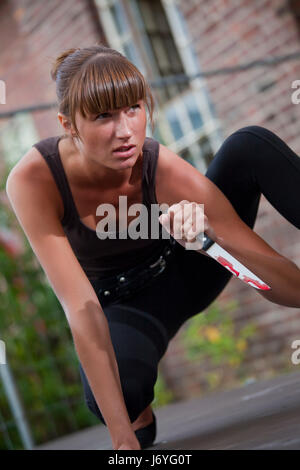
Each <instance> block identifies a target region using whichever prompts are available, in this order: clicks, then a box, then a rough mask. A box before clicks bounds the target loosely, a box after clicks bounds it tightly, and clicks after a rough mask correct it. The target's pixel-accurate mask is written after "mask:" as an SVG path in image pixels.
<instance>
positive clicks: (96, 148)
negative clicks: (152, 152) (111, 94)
mask: <svg viewBox="0 0 300 470" xmlns="http://www.w3.org/2000/svg"><path fill="white" fill-rule="evenodd" d="M146 124H147V116H146V110H145V105H144V101H143V100H140V101H138V102H137V103H135V104H134V105H132V106H131V107H129V106H128V107H124V108H119V109H114V110H110V111H108V112H106V113H102V114H99V115H91V116H88V117H87V118H83V117H82V116H81V115H80V114H79V113H78V112H77V113H76V125H77V128H78V131H79V135H80V137H81V141H80V140H79V139H76V146H77V147H78V149H79V150H80V153H81V154H82V155H83V156H84V157H85V158H87V160H88V161H89V162H90V163H92V162H93V163H100V164H101V165H103V166H105V167H106V168H107V169H113V170H122V169H126V168H130V167H132V166H133V165H134V164H135V162H136V160H137V158H138V156H139V155H140V154H141V151H142V147H143V145H144V140H145V137H146ZM122 146H125V147H128V146H133V148H131V149H130V148H129V150H127V151H126V152H124V151H116V149H117V148H119V147H122Z"/></svg>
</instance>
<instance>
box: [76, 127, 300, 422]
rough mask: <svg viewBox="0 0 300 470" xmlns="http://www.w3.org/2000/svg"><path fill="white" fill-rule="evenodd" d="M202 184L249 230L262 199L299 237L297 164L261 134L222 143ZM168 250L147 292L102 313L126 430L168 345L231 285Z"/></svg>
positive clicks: (250, 131) (149, 393)
mask: <svg viewBox="0 0 300 470" xmlns="http://www.w3.org/2000/svg"><path fill="white" fill-rule="evenodd" d="M206 176H207V177H208V178H209V179H210V180H211V181H213V182H214V183H215V184H216V185H217V186H218V187H219V188H220V189H221V191H222V192H223V194H225V196H226V197H227V198H228V199H229V201H230V202H231V204H232V205H233V207H234V208H235V210H236V212H237V213H238V215H239V216H240V218H241V219H242V220H243V221H244V222H245V223H246V224H247V225H248V226H249V227H251V228H253V227H254V223H255V220H256V216H257V210H258V206H259V201H260V196H261V194H264V196H265V197H266V199H267V200H268V201H269V202H270V203H271V204H272V206H273V207H274V208H275V209H277V211H278V212H280V214H281V215H282V216H283V217H285V218H286V219H287V220H288V221H289V222H290V223H291V224H293V225H294V226H295V227H297V228H298V229H300V210H299V200H300V159H299V157H298V156H297V155H296V154H295V153H294V152H293V151H292V150H291V149H290V148H289V147H288V146H287V145H286V144H285V143H284V142H283V141H282V140H281V139H280V138H279V137H277V136H276V135H275V134H274V133H273V132H271V131H269V130H268V129H265V128H263V127H260V126H248V127H244V128H242V129H239V130H238V131H236V132H234V133H233V134H232V135H230V136H229V137H228V138H227V139H226V140H225V141H224V143H223V144H222V145H221V147H220V149H219V150H218V152H217V153H216V155H215V157H214V159H213V160H212V162H211V163H210V165H209V167H208V170H207V172H206ZM175 245H176V247H175V254H174V256H173V257H172V258H171V260H170V262H169V263H168V264H167V267H166V269H165V270H164V271H163V272H162V273H161V274H160V275H159V276H157V277H156V278H155V279H154V280H152V282H151V283H150V284H149V285H147V286H145V287H144V288H143V289H142V290H141V291H140V292H137V293H136V294H135V295H134V296H133V297H132V298H130V299H127V300H121V301H117V302H114V303H111V304H110V303H108V304H107V305H106V306H105V307H103V305H102V307H103V310H104V313H105V315H106V317H107V319H108V322H109V327H110V333H111V339H112V343H113V346H114V350H115V354H116V358H117V362H118V367H119V373H120V378H121V385H122V390H123V395H124V399H125V404H126V407H127V411H128V414H129V418H130V420H131V422H134V421H135V420H136V419H137V417H138V416H139V414H140V413H141V412H142V411H143V410H144V409H145V408H146V407H147V406H148V405H149V404H150V403H151V402H152V400H153V399H154V385H155V382H156V380H157V368H158V363H159V361H160V359H161V358H162V356H163V354H164V353H165V351H166V349H167V347H168V343H169V341H170V339H171V338H172V337H173V336H174V335H175V334H176V333H177V331H178V330H179V328H180V327H181V325H182V324H183V323H184V322H185V321H186V320H187V319H189V318H191V317H192V316H194V315H196V314H197V313H200V312H202V311H203V310H204V309H206V308H207V307H208V306H209V305H210V304H211V302H213V301H214V300H215V299H216V298H217V297H218V295H219V294H220V293H221V292H222V291H223V289H224V287H225V286H226V285H227V283H228V281H229V280H230V279H231V277H232V274H231V273H230V272H229V271H228V270H226V269H224V267H222V266H221V265H220V264H219V263H217V262H216V261H215V260H213V259H212V258H208V257H207V256H203V255H201V254H199V253H197V252H195V251H192V250H185V249H184V248H183V247H182V246H181V245H180V244H178V243H176V244H175ZM99 374H101V370H99ZM80 375H81V379H82V383H83V387H84V394H85V400H86V403H87V406H88V407H89V409H90V410H91V411H92V413H94V414H95V415H96V416H97V417H98V418H99V419H100V420H101V421H102V422H103V423H104V424H106V423H105V421H104V419H103V417H102V415H101V413H100V410H99V408H98V406H97V403H96V401H95V398H94V396H93V393H92V390H91V388H90V386H89V383H88V381H87V378H86V376H85V373H84V371H83V369H82V366H81V364H80ZM103 386H105V384H103Z"/></svg>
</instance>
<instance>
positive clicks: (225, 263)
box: [216, 256, 240, 277]
mask: <svg viewBox="0 0 300 470" xmlns="http://www.w3.org/2000/svg"><path fill="white" fill-rule="evenodd" d="M216 260H217V261H218V262H219V263H220V264H222V266H224V267H225V268H229V270H230V271H231V272H232V274H234V275H235V276H237V277H239V275H240V273H239V271H236V269H234V267H233V265H232V263H230V261H228V260H227V259H225V258H223V256H218V257H217V258H216Z"/></svg>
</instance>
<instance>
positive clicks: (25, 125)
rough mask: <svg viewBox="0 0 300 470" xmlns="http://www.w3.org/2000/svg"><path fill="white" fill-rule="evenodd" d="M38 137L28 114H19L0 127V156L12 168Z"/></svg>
mask: <svg viewBox="0 0 300 470" xmlns="http://www.w3.org/2000/svg"><path fill="white" fill-rule="evenodd" d="M38 140H39V136H38V133H37V131H36V128H35V125H34V121H33V119H32V116H31V115H30V114H29V113H26V112H24V113H19V114H16V115H15V116H14V117H13V118H10V119H9V120H7V122H5V123H3V124H2V125H1V127H0V151H1V156H3V157H4V160H5V161H6V163H7V164H8V166H9V167H13V166H14V165H15V164H16V163H17V162H18V161H19V160H20V158H21V157H22V156H23V155H24V154H25V153H26V152H27V151H28V149H29V148H30V147H31V146H32V144H33V143H34V142H38Z"/></svg>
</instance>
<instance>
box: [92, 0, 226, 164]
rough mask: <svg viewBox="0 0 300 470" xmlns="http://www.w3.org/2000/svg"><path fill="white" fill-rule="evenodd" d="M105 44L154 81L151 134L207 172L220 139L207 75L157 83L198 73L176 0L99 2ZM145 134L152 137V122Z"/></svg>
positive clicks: (196, 61) (104, 0)
mask: <svg viewBox="0 0 300 470" xmlns="http://www.w3.org/2000/svg"><path fill="white" fill-rule="evenodd" d="M95 3H96V5H97V8H98V11H99V19H100V21H101V23H102V27H103V30H104V32H105V35H106V40H107V43H108V44H109V45H110V46H111V47H113V48H114V49H117V50H118V51H120V52H121V53H123V54H124V55H125V56H126V57H128V59H129V60H131V61H132V62H133V63H134V64H135V65H136V66H137V67H138V68H139V69H140V70H141V72H142V73H143V74H144V75H145V77H146V78H147V80H148V81H149V82H150V84H152V90H153V94H154V97H155V101H156V114H155V116H156V129H155V131H154V134H153V137H154V138H156V139H157V140H159V141H160V142H161V143H162V144H163V145H167V146H168V147H169V148H170V149H171V150H173V151H174V152H176V153H178V154H179V155H180V156H182V158H185V159H187V160H188V161H190V162H191V163H192V164H193V165H195V166H197V167H198V168H199V169H200V170H201V171H203V172H204V171H205V170H206V168H207V166H208V164H209V162H210V161H211V159H212V158H213V154H214V152H215V151H216V150H217V148H218V147H219V145H220V143H221V141H222V140H221V135H220V131H219V126H218V121H217V120H216V119H215V117H214V109H213V106H212V103H211V100H210V97H209V95H208V92H207V88H206V86H205V82H204V80H203V79H200V78H196V79H193V80H189V79H187V80H186V81H184V82H181V83H179V82H174V81H173V83H172V82H171V83H170V82H168V84H167V83H165V84H164V85H163V86H159V87H157V86H156V85H155V82H156V81H157V80H158V81H159V80H160V79H161V78H164V77H169V76H175V75H184V74H185V75H194V74H196V73H197V72H199V65H198V59H197V57H196V54H195V50H194V47H193V44H192V40H191V38H190V36H189V34H188V29H187V27H186V24H185V19H184V17H183V15H182V13H181V11H180V3H179V2H178V1H177V0H118V1H117V0H95ZM147 135H151V130H150V128H149V126H148V128H147Z"/></svg>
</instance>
